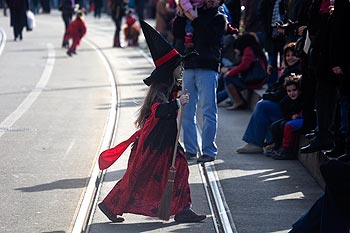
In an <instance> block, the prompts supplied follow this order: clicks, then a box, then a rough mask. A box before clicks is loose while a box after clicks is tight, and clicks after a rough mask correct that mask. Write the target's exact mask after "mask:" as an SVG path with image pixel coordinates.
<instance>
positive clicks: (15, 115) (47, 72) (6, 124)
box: [0, 44, 55, 137]
mask: <svg viewBox="0 0 350 233" xmlns="http://www.w3.org/2000/svg"><path fill="white" fill-rule="evenodd" d="M47 48H48V59H47V61H46V65H45V68H44V71H43V73H42V74H41V78H40V80H39V82H38V83H37V84H36V86H35V88H34V89H33V90H32V91H31V92H30V93H29V94H28V95H27V97H26V98H25V99H24V100H23V102H22V103H21V104H20V105H19V106H18V107H17V108H16V110H15V111H13V112H12V113H11V114H10V115H9V116H8V117H7V118H6V119H5V120H3V121H2V122H1V123H0V128H10V127H11V126H12V125H13V124H14V123H15V122H16V121H17V120H18V119H19V118H21V116H22V115H23V114H24V113H25V112H26V111H27V110H28V109H29V108H30V106H31V105H32V104H33V103H34V102H35V100H36V99H37V98H38V96H39V95H40V94H41V92H42V89H44V88H45V86H46V84H47V83H48V81H49V79H50V77H51V73H52V70H53V67H54V64H55V50H54V47H53V45H52V44H47ZM4 133H5V131H2V132H0V137H1V136H2V135H3V134H4Z"/></svg>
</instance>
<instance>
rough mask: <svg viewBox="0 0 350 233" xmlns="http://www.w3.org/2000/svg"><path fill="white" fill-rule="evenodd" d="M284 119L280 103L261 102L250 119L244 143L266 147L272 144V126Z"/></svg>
mask: <svg viewBox="0 0 350 233" xmlns="http://www.w3.org/2000/svg"><path fill="white" fill-rule="evenodd" d="M282 118H283V114H282V112H281V108H280V105H279V103H275V102H272V101H269V100H260V101H259V102H258V103H256V106H255V108H254V111H253V113H252V115H251V117H250V120H249V123H248V126H247V129H246V130H245V133H244V135H243V141H245V142H247V143H251V144H254V145H256V146H261V147H262V146H264V142H265V139H266V142H267V144H270V143H272V141H273V140H272V135H271V130H270V125H271V124H272V123H273V122H275V121H277V120H279V119H282Z"/></svg>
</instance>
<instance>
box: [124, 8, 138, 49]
mask: <svg viewBox="0 0 350 233" xmlns="http://www.w3.org/2000/svg"><path fill="white" fill-rule="evenodd" d="M125 21H126V22H125V25H124V27H123V32H124V38H125V41H126V42H127V44H128V46H138V45H139V35H140V27H139V26H138V25H137V24H135V22H136V17H135V15H134V14H133V13H132V11H129V12H128V14H127V15H126V20H125Z"/></svg>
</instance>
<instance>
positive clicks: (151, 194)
mask: <svg viewBox="0 0 350 233" xmlns="http://www.w3.org/2000/svg"><path fill="white" fill-rule="evenodd" d="M140 23H141V27H142V31H143V34H144V35H145V38H146V42H147V44H148V47H149V49H150V52H151V55H152V58H153V60H154V63H155V66H156V68H155V69H154V70H153V72H152V74H151V76H150V77H148V78H146V79H144V80H143V81H144V83H145V84H146V85H147V86H149V87H150V89H149V91H148V93H147V95H146V97H145V101H144V103H143V105H142V106H141V108H140V111H139V116H138V118H137V120H136V121H135V124H136V126H137V128H138V130H137V131H136V132H135V133H134V134H133V135H132V136H131V137H130V138H129V139H128V140H126V141H124V142H122V143H120V144H118V145H117V146H115V147H113V148H111V149H108V150H105V151H104V152H102V153H101V155H100V157H99V167H100V169H106V168H108V167H109V166H110V165H112V164H113V162H114V161H116V160H117V159H118V158H119V157H120V155H121V154H122V153H123V152H124V151H125V150H126V148H127V147H128V146H129V145H130V144H132V149H131V153H130V157H129V161H128V167H127V169H126V172H125V174H124V176H123V177H122V179H121V180H120V181H119V182H118V183H117V184H116V185H115V186H114V188H113V189H112V190H111V191H110V192H109V193H108V195H107V196H106V197H105V199H104V200H103V201H102V202H101V203H100V204H99V205H98V206H99V208H100V210H101V211H102V212H103V213H104V214H105V215H106V216H107V217H108V219H109V220H111V221H112V222H122V221H124V218H122V217H120V215H123V214H124V213H133V214H140V215H145V216H150V217H156V216H158V214H159V206H160V201H161V197H162V194H163V192H164V190H165V187H166V184H167V181H168V180H167V178H168V173H169V171H170V167H171V163H172V157H173V152H174V148H175V143H177V145H178V146H177V151H176V160H175V168H176V171H177V172H176V174H175V179H174V183H173V192H172V199H171V204H170V215H175V217H174V219H175V221H176V222H178V223H185V222H200V221H202V220H204V219H205V218H206V216H205V215H197V214H196V213H194V212H193V211H192V209H191V195H190V186H189V183H188V177H189V169H188V164H187V160H186V158H185V156H184V150H183V148H182V147H181V145H180V144H179V143H178V142H177V141H176V139H177V131H178V130H180V129H178V128H177V121H176V118H177V111H178V109H179V108H180V107H183V106H184V105H185V104H187V103H188V100H189V95H188V94H186V95H181V96H179V97H175V96H177V95H174V93H176V94H177V92H178V90H179V89H178V86H179V85H177V82H176V80H177V79H176V76H177V75H176V73H177V71H178V70H179V65H180V63H181V62H182V61H183V60H184V59H186V58H187V57H189V56H191V55H194V54H195V53H190V54H187V55H185V56H182V55H180V54H179V53H178V52H177V51H176V50H175V49H174V48H172V47H171V45H170V44H169V43H168V42H167V41H166V40H165V39H164V38H163V37H162V36H161V35H160V34H159V33H158V32H157V31H156V30H155V29H154V28H152V27H151V26H150V25H149V24H147V23H145V22H144V21H142V20H141V21H140ZM180 68H181V67H180ZM177 174H178V175H177Z"/></svg>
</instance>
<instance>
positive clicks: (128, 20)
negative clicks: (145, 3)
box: [126, 13, 136, 26]
mask: <svg viewBox="0 0 350 233" xmlns="http://www.w3.org/2000/svg"><path fill="white" fill-rule="evenodd" d="M135 22H136V17H135V16H134V15H133V14H132V13H130V14H128V15H127V16H126V24H127V25H128V26H131V25H133V24H134V23H135Z"/></svg>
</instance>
